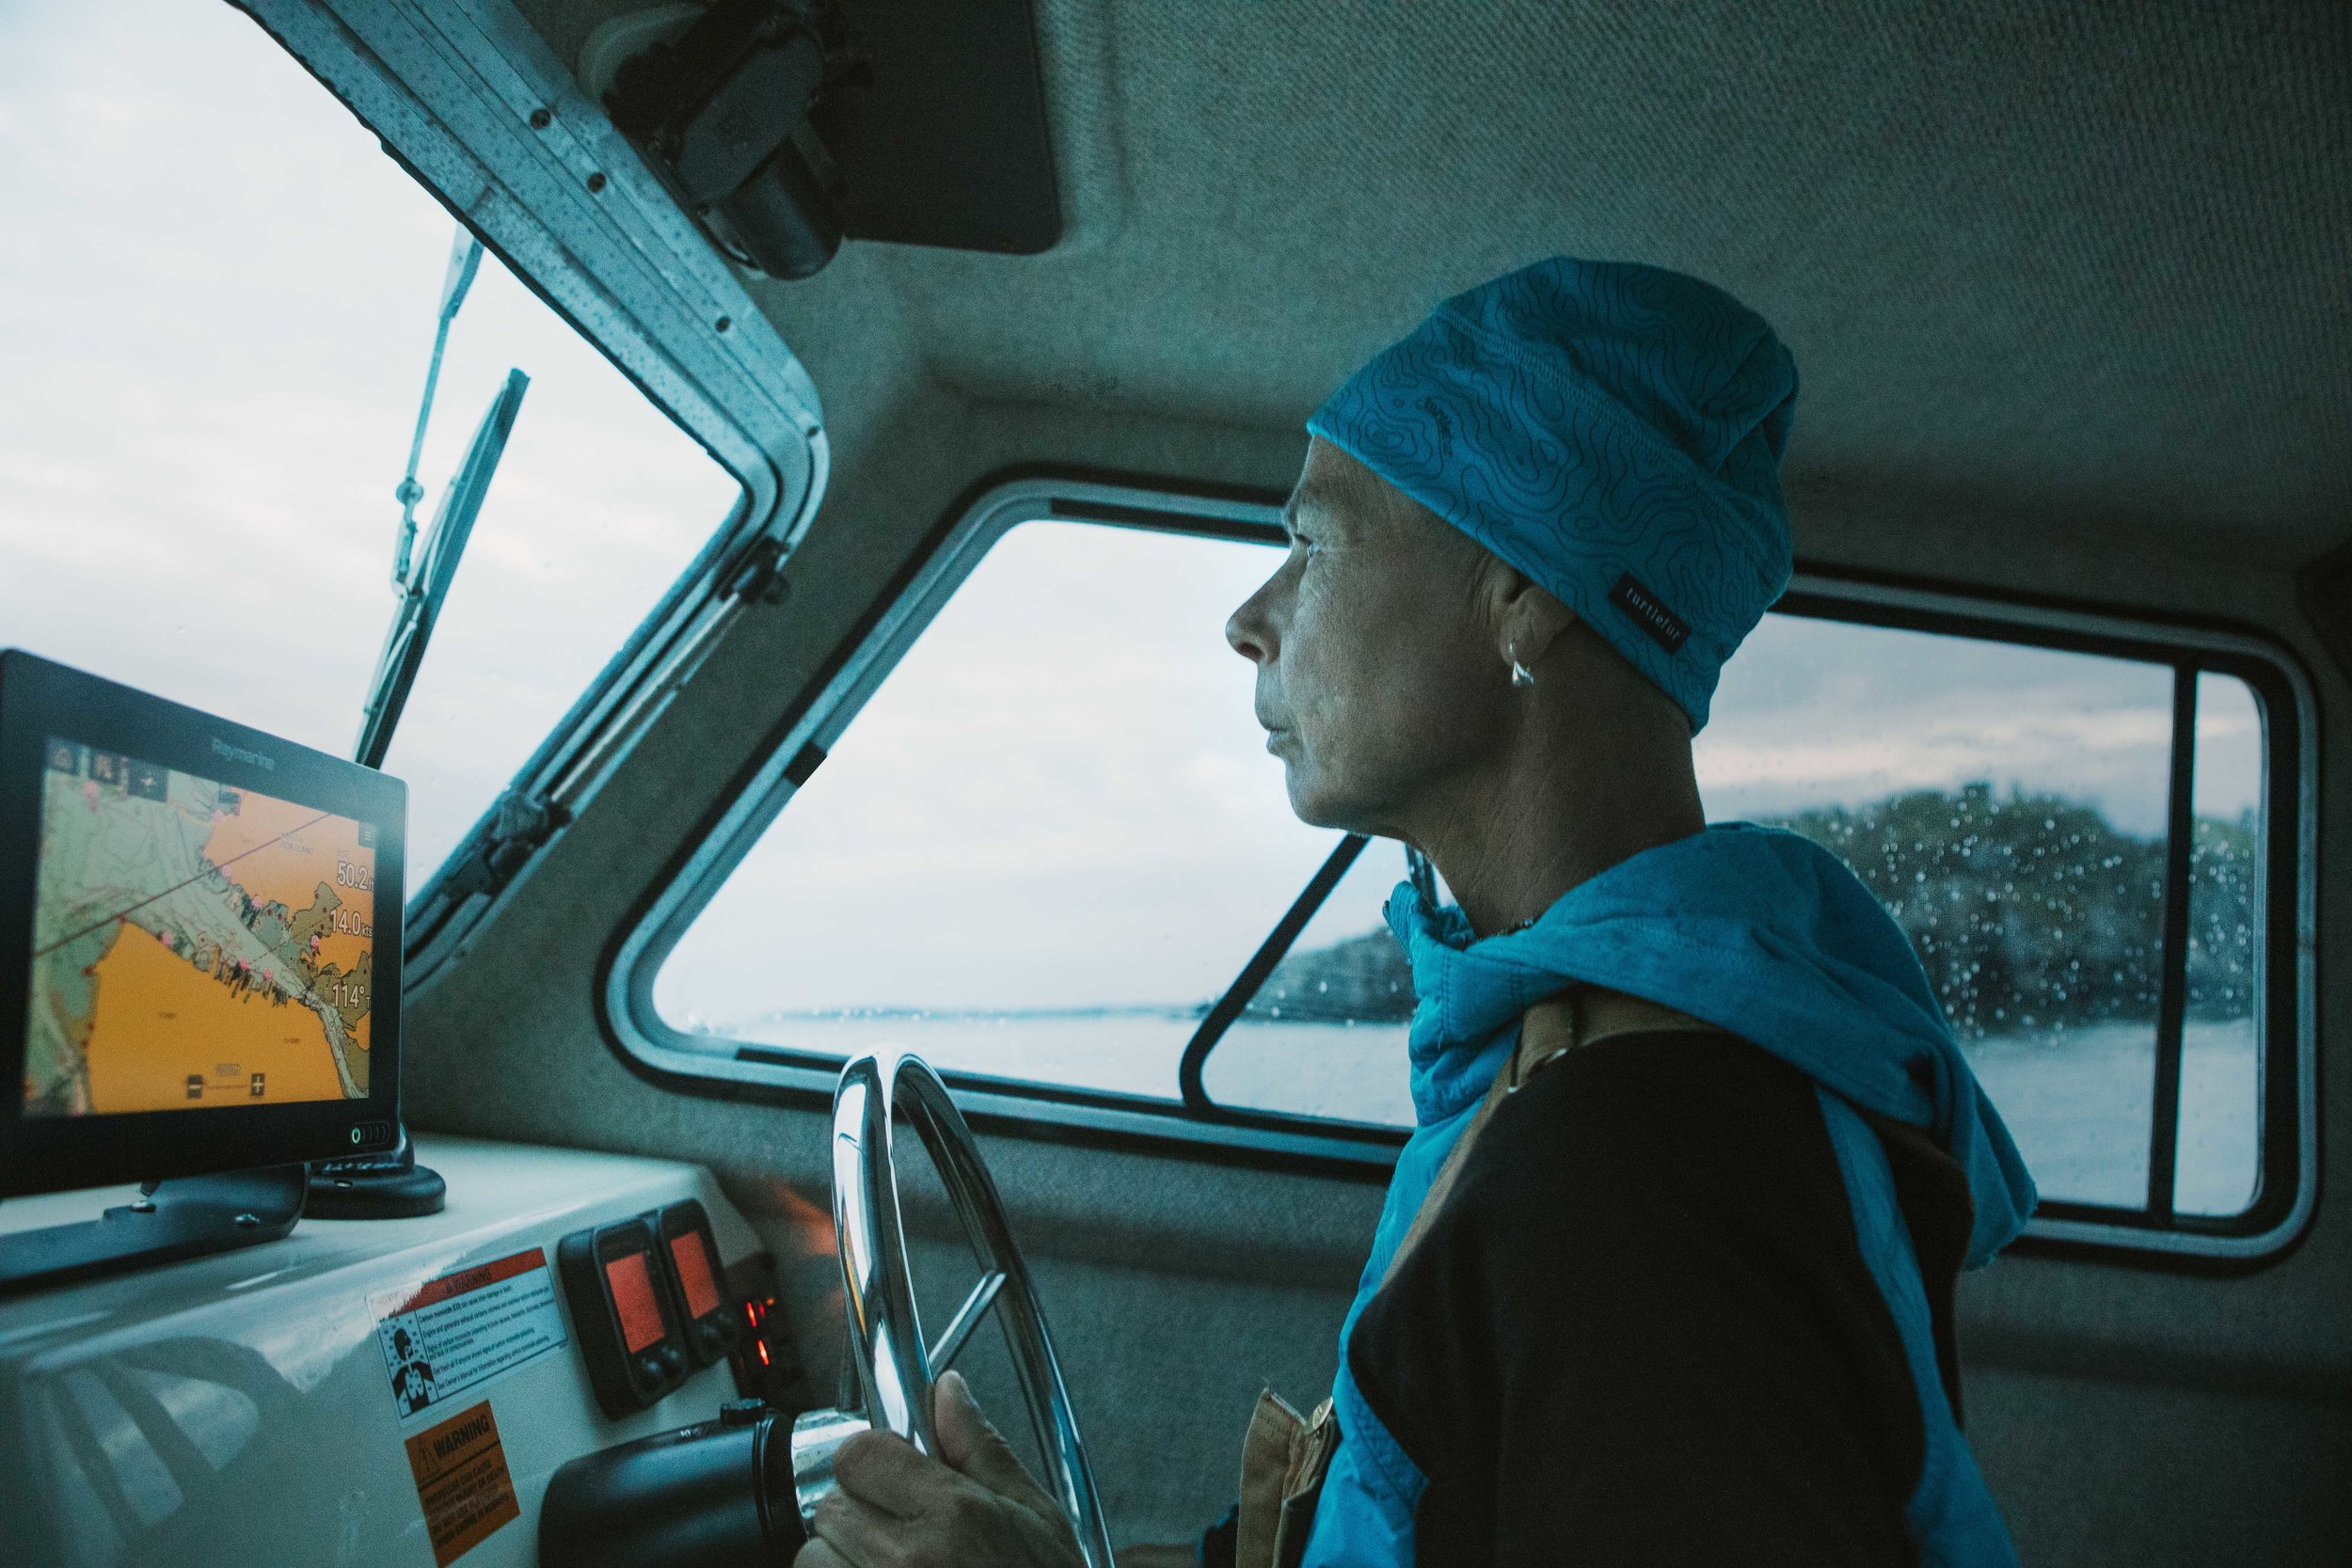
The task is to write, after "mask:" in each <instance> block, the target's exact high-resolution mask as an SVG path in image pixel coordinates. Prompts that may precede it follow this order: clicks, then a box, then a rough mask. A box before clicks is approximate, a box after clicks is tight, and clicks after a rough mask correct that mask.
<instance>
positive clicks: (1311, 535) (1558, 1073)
mask: <svg viewBox="0 0 2352 1568" xmlns="http://www.w3.org/2000/svg"><path fill="white" fill-rule="evenodd" d="M1795 395H1796V372H1795V367H1794V365H1793V363H1792V362H1791V361H1790V359H1789V356H1788V352H1787V350H1786V349H1784V348H1783V347H1782V346H1781V344H1780V342H1779V341H1778V340H1777V339H1776V338H1775V337H1774V336H1773V334H1772V329H1771V328H1770V327H1769V326H1767V325H1765V323H1764V322H1763V321H1762V320H1761V319H1760V318H1758V317H1757V316H1756V315H1755V314H1754V313H1753V312H1751V311H1749V310H1747V309H1745V308H1743V307H1742V306H1740V304H1739V303H1738V302H1737V301H1735V300H1733V299H1731V298H1730V297H1729V296H1728V295H1726V294H1724V293H1722V292H1721V291H1719V290H1716V289H1714V288H1711V287H1709V286H1708V285H1707V284H1704V283H1701V282H1699V281H1697V280H1695V279H1692V278H1689V277H1680V276H1678V275H1677V274H1674V273H1669V272H1663V271H1661V270H1658V269H1655V268H1648V267H1639V266H1629V265H1623V264H1617V263H1606V262H1586V261H1569V260H1565V259H1554V260H1552V261H1545V262H1540V263H1538V264H1536V265H1534V266H1532V267H1528V268H1525V269H1523V270H1521V271H1519V272H1517V273H1513V274H1510V275H1508V276H1506V277H1502V278H1498V279H1496V280H1494V281H1492V282H1490V283H1487V284H1486V285H1483V286H1482V287H1480V288H1478V289H1474V290H1472V291H1470V293H1465V294H1461V295H1458V296H1456V297H1454V298H1453V299H1450V300H1448V301H1446V302H1445V303H1444V304H1443V305H1441V306H1440V307H1439V308H1438V310H1437V311H1436V312H1435V313H1433V314H1432V315H1431V316H1430V318H1429V319H1428V321H1426V322H1424V323H1423V324H1422V326H1421V327H1420V328H1418V329H1417V330H1416V331H1414V332H1413V333H1412V334H1411V335H1409V336H1408V337H1406V339H1405V340H1403V341H1400V342H1398V343H1397V344H1395V345H1393V346H1392V347H1391V348H1389V349H1388V350H1386V351H1384V352H1383V353H1382V354H1381V355H1379V356H1376V357H1375V358H1374V359H1373V360H1372V362H1371V363H1370V364H1368V365H1366V366H1365V367H1364V368H1363V369H1362V370H1361V371H1359V372H1357V373H1356V374H1355V375H1354V376H1353V377H1351V378H1350V379H1349V380H1348V381H1347V382H1346V384H1345V385H1343V387H1342V388H1340V390H1339V391H1338V392H1337V393H1336V394H1335V395H1334V396H1333V397H1332V398H1331V400H1330V401H1329V402H1328V403H1327V404H1325V405H1324V406H1323V407H1322V408H1321V409H1319V410H1317V412H1316V413H1315V415H1314V416H1313V417H1312V418H1311V420H1309V422H1308V429H1309V432H1310V433H1311V441H1310V445H1309V450H1308V455H1307V461H1306V467H1305V469H1304V471H1303V472H1302V473H1301V475H1300V478H1299V482H1298V485H1297V488H1296V489H1295V492H1294V493H1293V495H1292V498H1291V501H1290V504H1289V506H1288V507H1287V508H1286V510H1285V517H1286V521H1287V524H1288V527H1289V531H1290V533H1291V549H1290V552H1289V554H1288V556H1287V557H1286V558H1285V560H1284V562H1283V563H1282V565H1281V568H1280V569H1279V571H1277V572H1276V573H1275V575H1274V576H1273V578H1271V579H1269V580H1268V581H1267V583H1266V584H1265V585H1264V586H1263V588H1261V589H1260V590H1259V591H1258V592H1257V593H1256V594H1253V595H1252V596H1251V597H1250V598H1249V600H1248V602H1247V603H1245V604H1244V605H1243V606H1242V607H1241V608H1240V609H1239V610H1236V611H1235V612H1234V614H1233V616H1232V621H1231V623H1230V624H1229V625H1228V626H1227V632H1226V635H1227V638H1228V640H1229V641H1231V642H1232V645H1233V647H1234V648H1235V649H1236V650H1237V651H1239V652H1240V653H1241V654H1243V655H1244V656H1245V657H1248V658H1249V659H1251V660H1252V661H1253V662H1254V663H1255V664H1256V666H1257V670H1258V680H1257V699H1256V700H1257V715H1258V719H1259V721H1260V722H1261V723H1262V724H1263V725H1264V726H1265V728H1266V731H1267V738H1266V745H1267V747H1268V749H1269V750H1271V751H1272V752H1274V753H1275V754H1276V755H1278V756H1279V757H1281V759H1282V760H1283V763H1284V765H1285V768H1286V777H1287V784H1288V788H1289V792H1290V800H1291V804H1292V807H1293V809H1294V810H1295V812H1296V813H1297V814H1298V816H1300V817H1302V818H1303V819H1305V820H1306V821H1308V822H1311V823H1314V824H1316V825H1318V826H1323V827H1332V828H1344V829H1348V830H1351V831H1355V832H1367V833H1376V834H1381V835H1384V836H1388V837H1392V838H1397V839H1401V840H1403V841H1404V842H1405V843H1406V844H1407V845H1410V846H1412V847H1415V848H1416V849H1418V850H1419V851H1420V852H1421V853H1422V854H1423V855H1424V856H1426V857H1427V859H1428V860H1429V861H1430V862H1431V863H1434V864H1435V866H1436V867H1437V869H1438V871H1439V872H1441V873H1442V874H1443V876H1444V879H1445V881H1446V883H1447V884H1448V886H1449V887H1450V888H1451V889H1452V891H1453V893H1454V897H1455V899H1456V907H1452V908H1446V909H1442V910H1441V909H1437V908H1433V907H1432V906H1431V904H1430V902H1429V900H1428V899H1427V898H1426V897H1425V896H1424V895H1423V894H1422V892H1420V891H1418V890H1416V888H1415V887H1414V886H1412V885H1411V884H1409V883H1408V884H1406V885H1405V886H1401V887H1400V888H1398V890H1397V892H1396V895H1394V896H1393V897H1392V898H1391V902H1390V906H1389V919H1390V923H1391V927H1392V928H1393V929H1394V930H1395V932H1396V934H1397V937H1398V940H1399V941H1400V942H1403V943H1404V944H1405V946H1406V951H1407V952H1408V954H1409V956H1410V958H1411V960H1412V965H1413V977H1414V989H1415V991H1416V993H1417V995H1418V997H1419V1006H1418V1008H1417V1011H1416V1013H1415V1016H1414V1021H1413V1028H1412V1037H1411V1046H1412V1050H1411V1055H1412V1079H1413V1081H1412V1090H1413V1099H1414V1103H1415V1107H1416V1110H1417V1113H1418V1116H1419V1121H1420V1125H1419V1127H1418V1128H1417V1130H1416V1131H1415V1132H1414V1134H1413V1136H1412V1138H1411V1140H1410V1141H1409V1142H1408V1143H1407V1145H1406V1148H1405V1150H1404V1152H1403V1154H1402V1155H1401V1156H1400V1158H1399V1160H1398V1163H1397V1167H1396V1174H1395V1177H1394V1180H1393V1181H1392V1184H1391V1189H1390V1194H1389V1198H1388V1203H1387V1206H1386V1208H1385V1210H1384V1212H1383V1213H1382V1217H1381V1221H1380V1224H1379V1227H1378V1228H1377V1230H1376V1232H1375V1237H1374V1242H1373V1246H1372V1252H1371V1257H1370V1259H1368V1261H1367V1263H1366V1266H1365V1269H1364V1273H1363V1278H1362V1285H1361V1288H1360V1290H1359V1294H1358V1297H1357V1300H1356V1303H1355V1306H1354V1307H1353V1309H1352V1310H1351V1311H1350V1312H1349V1314H1348V1318H1347V1322H1346V1324H1345V1326H1344V1327H1343V1330H1342V1344H1341V1350H1342V1355H1341V1370H1340V1374H1339V1378H1338V1381H1337V1384H1336V1386H1335V1387H1334V1389H1333V1392H1332V1399H1331V1402H1329V1404H1328V1405H1327V1407H1326V1408H1325V1409H1324V1410H1322V1411H1319V1412H1318V1413H1317V1417H1316V1418H1315V1419H1314V1420H1313V1421H1312V1422H1307V1421H1301V1420H1299V1419H1298V1418H1295V1417H1294V1416H1291V1415H1290V1414H1289V1413H1288V1411H1287V1409H1286V1407H1282V1406H1280V1405H1279V1402H1261V1406H1260V1410H1259V1412H1258V1415H1257V1418H1256V1419H1255V1420H1253V1423H1252V1427H1251V1433H1250V1437H1249V1441H1248V1445H1247V1446H1246V1450H1245V1461H1244V1472H1243V1485H1242V1502H1241V1505H1240V1507H1239V1509H1238V1510H1237V1513H1236V1514H1235V1515H1234V1516H1232V1517H1229V1519H1228V1520H1227V1521H1226V1522H1225V1523H1224V1524H1223V1525H1221V1526H1219V1527H1217V1528H1215V1529H1212V1530H1211V1531H1210V1532H1209V1533H1208V1534H1207V1535H1206V1536H1204V1537H1203V1539H1202V1541H1201V1542H1200V1544H1198V1545H1197V1546H1184V1547H1159V1548H1153V1547H1146V1548H1136V1549H1133V1550H1132V1551H1131V1552H1130V1554H1129V1558H1130V1560H1131V1562H1132V1563H1135V1564H1141V1563H1147V1562H1151V1563H1161V1562H1166V1563H1173V1562H1185V1561H1192V1560H1202V1561H1204V1562H1212V1563H1221V1562H1225V1561H1237V1562H1239V1563H1241V1564H1243V1565H1245V1568H1263V1565H1265V1564H1268V1563H1274V1562H1280V1563H1284V1564H1288V1563H1293V1562H1298V1561H1304V1562H1305V1563H1308V1564H1311V1565H1316V1564H1366V1565H1370V1564H1392V1563H1393V1564H1402V1563H1411V1562H1415V1561H1419V1562H1422V1563H1425V1564H1426V1563H1440V1562H1506V1561H1507V1562H1527V1563H1535V1562H1546V1563H1550V1562H1571V1561H1591V1562H1639V1563H1668V1562H1677V1563H1678V1562H1730V1561H1741V1562H1759V1561H1762V1562H1782V1561H1787V1562H1804V1563H1892V1562H1902V1561H1910V1560H1930V1561H1936V1562H1941V1563H1952V1564H1962V1563H1965V1564H1978V1563H2009V1562H2013V1561H2014V1560H2015V1559H2014V1552H2013V1550H2012V1548H2011V1547H2010V1542H2009V1538H2008V1534H2007V1531H2006V1529H2005V1528H2004V1527H2003V1526H2002V1523H2001V1520H2000V1516H1999V1513H1998V1511H1997V1510H1996V1509H1995V1508H1994V1504H1993V1501H1992V1498H1991V1496H1990V1494H1989V1493H1988V1492H1987V1490H1986V1488H1985V1486H1984V1483H1983V1481H1982V1479H1981V1477H1980V1476H1979V1473H1978V1471H1977V1467H1976V1465H1975V1462H1974V1459H1973V1457H1972V1456H1971V1455H1970V1453H1969V1450H1968V1448H1967V1445H1966V1443H1965V1441H1964V1439H1963V1437H1962V1436H1961V1433H1960V1428H1959V1422H1958V1415H1957V1402H1958V1388H1959V1378H1958V1366H1957V1361H1956V1356H1955V1354H1954V1352H1953V1348H1952V1340H1951V1334H1950V1307H1951V1295H1952V1288H1953V1279H1954V1276H1955V1275H1956V1274H1957V1272H1958V1270H1959V1269H1960V1268H1961V1267H1962V1266H1963V1264H1965V1265H1969V1266H1974V1265H1978V1264H1981V1263H1984V1262H1986V1261H1989V1260H1990V1259H1992V1257H1993V1256H1994V1253H1995V1252H1997V1251H1998V1250H1999V1248H2000V1247H2001V1246H2003V1245H2005V1244H2006V1243H2008V1242H2009V1241H2010V1239H2011V1238H2013V1237H2014V1236H2015V1235H2016V1233H2017V1232H2018V1230H2019V1229H2020V1228H2022V1227H2023V1226H2024V1224H2025V1220H2026V1215H2027V1213H2029V1212H2030V1211H2031V1208H2032V1205H2033V1201H2034V1194H2033V1187H2032V1183H2031V1181H2030V1180H2028V1178H2027V1177H2026V1171H2025V1168H2024V1165H2023V1164H2022V1163H2021V1162H2020V1161H2019V1159H2018V1156H2017V1152H2016V1149H2015V1147H2014V1146H2013V1145H2012V1144H2011V1142H2010V1138H2009V1135H2008V1132H2007V1131H2006V1130H2005V1129H2004V1128H2003V1127H2002V1125H2001V1121H2000V1118H1999V1117H1998V1116H1997V1115H1996V1114H1995V1113H1994V1110H1993V1108H1992V1106H1991V1105H1990V1103H1989V1102H1987V1101H1985V1099H1984V1097H1983V1096H1982V1094H1981V1093H1980V1091H1979V1088H1978V1086H1977V1084H1976V1081H1975V1079H1974V1077H1973V1076H1972V1075H1971V1074H1970V1073H1969V1070H1968V1068H1967V1066H1966V1064H1965V1062H1964V1061H1963V1059H1962V1057H1961V1055H1960V1053H1959V1051H1958V1050H1957V1048H1956V1047H1955V1046H1954V1044H1953V1042H1952V1039H1951V1036H1950V1033H1949V1030H1948V1028H1947V1025H1946V1023H1945V1022H1944V1019H1943V1016H1942V1013H1941V1011H1940V1010H1939V1009H1938V1007H1937V1006H1936V1004H1935V1002H1934V999H1933V997H1932V995H1931V992H1930V991H1929V990H1928V986H1927V983H1926V979H1925V976H1924V975H1923V974H1921V972H1920V969H1919V966H1918V963H1917V961H1916V959H1915V958H1914V957H1913V955H1912V952H1911V949H1910V947H1909V945H1908V943H1907V942H1905V940H1904V938H1903V937H1902V935H1901V933H1900V931H1899V929H1898V928H1897V927H1895V925H1894V923H1893V922H1892V920H1890V919H1889V918H1888V917H1887V915H1886V913H1885V911H1883V910H1882V909H1881V908H1879V906H1878V905H1877V904H1876V903H1875V901H1874V900H1872V898H1871V897H1870V895H1869V894H1868V893H1867V891H1866V890H1865V889H1864V888H1863V887H1862V885H1861V884H1860V883H1859V882H1858V881H1857V880H1856V879H1854V878H1853V876H1852V875H1851V873H1850V872H1848V871H1847V870H1846V869H1845V867H1844V866H1843V865H1842V864H1840V863H1838V862H1837V861H1836V860H1835V859H1834V858H1833V857H1831V856H1830V855H1829V854H1827V853H1826V852H1825V851H1823V850H1821V849H1820V848H1818V847H1815V846H1813V845H1811V844H1810V843H1808V842H1806V841H1804V840H1803V839H1799V838H1796V837H1794V836H1793V835H1790V834H1787V833H1782V832H1768V831H1766V830H1762V829H1756V828H1753V827H1748V826H1745V825H1740V824H1735V825H1731V826H1726V827H1717V828H1711V829H1710V828H1708V827H1707V826H1706V822H1705V817H1704V816H1703V813H1702V810H1701V807H1700V802H1699V794H1698V787H1697V784H1696V780H1695V777H1694V774H1693V771H1692V759H1691V740H1692V736H1693V735H1695V734H1696V733H1697V732H1698V730H1699V729H1700V728H1701V727H1702V726H1703V725H1704V724H1705V723H1706V721H1707V715H1708V701H1709V699H1710V697H1711V696H1712V694H1713V691H1714V688H1715V684H1716V680H1717V677H1718V675H1719V674H1720V672H1721V670H1722V667H1723V664H1724V660H1725V659H1726V658H1728V657H1730V656H1731V654H1732V652H1733V650H1734V649H1736V648H1737V647H1738V646H1739V644H1740V641H1741V640H1742V639H1743V638H1744V637H1745V636H1746V635H1747V634H1748V632H1749V631H1751V630H1752V629H1754V627H1755V626H1756V623H1757V622H1758V621H1759V620H1760V619H1761V618H1762V616H1763V614H1764V611H1765V610H1766V609H1767V607H1769V606H1770V605H1771V603H1772V600H1773V599H1775V598H1776V597H1777V596H1778V595H1779V594H1780V592H1781V591H1782V589H1783V588H1784V587H1786V585H1787V583H1788V576H1789V560H1790V553H1789V539H1788V516H1787V510H1786V507H1785V504H1784V502H1783V499H1782V496H1781V489H1780V481H1779V464H1780V457H1781V453H1782V451H1783V450H1784V448H1785V447H1786V444H1787V441H1788V431H1789V423H1790V418H1791V414H1792V410H1793V407H1794V402H1795ZM939 1431H940V1441H941V1449H942V1459H944V1461H945V1463H942V1462H941V1461H939V1460H932V1459H930V1458H926V1457H924V1456H921V1455H918V1454H915V1453H914V1451H913V1450H912V1449H908V1448H907V1447H906V1446H905V1445H904V1444H901V1443H898V1442H897V1440H896V1439H892V1438H889V1437H886V1436H879V1435H878V1436H876V1437H873V1438H870V1439H860V1440H859V1442H858V1443H856V1444H854V1445H852V1446H851V1447H850V1448H847V1449H844V1450H843V1452H842V1454H841V1457H840V1460H839V1463H838V1474H839V1476H840V1479H841V1483H842V1488H843V1492H844V1496H843V1497H839V1498H837V1499H835V1500H834V1501H833V1502H831V1503H829V1504H828V1505H827V1507H826V1509H825V1510H823V1511H821V1512H820V1513H819V1515H818V1541H817V1542H815V1543H813V1544H811V1545H810V1546H809V1547H808V1548H807V1550H806V1551H805V1552H804V1553H803V1557H802V1559H801V1561H802V1563H803V1565H804V1568H830V1565H832V1564H834V1563H835V1562H837V1561H840V1560H848V1561H850V1562H853V1563H857V1564H859V1565H861V1568H883V1565H884V1564H897V1563H927V1562H938V1563H942V1564H945V1563H957V1564H981V1563H997V1562H1004V1563H1015V1562H1022V1563H1026V1562H1067V1561H1069V1560H1072V1548H1071V1546H1070V1544H1069V1542H1068V1537H1067V1531H1066V1530H1065V1529H1064V1528H1063V1527H1062V1525H1061V1523H1060V1520H1059V1516H1058V1514H1057V1512H1056V1511H1055V1509H1054V1507H1053V1505H1052V1504H1051V1502H1050V1501H1049V1500H1047V1499H1046V1498H1045V1497H1044V1496H1043V1494H1042V1493H1041V1492H1040V1491H1039V1490H1038V1489H1037V1488H1036V1487H1035V1486H1034V1485H1033V1484H1031V1483H1029V1482H1028V1481H1027V1480H1026V1478H1025V1477H1024V1476H1022V1475H1021V1473H1020V1467H1019V1465H1017V1463H1015V1462H1014V1461H1013V1460H1012V1458H1011V1455H1010V1453H1009V1450H1008V1449H1005V1448H1004V1447H1003V1445H1002V1444H1001V1442H999V1441H997V1440H996V1439H995V1437H994V1434H993V1433H992V1432H990V1431H989V1430H988V1428H987V1425H986V1423H985V1422H984V1421H983V1420H982V1419H981V1418H980V1417H979V1413H978V1412H977V1410H976V1409H974V1408H973V1407H972V1405H971V1403H970V1400H969V1396H968V1393H967V1392H966V1391H965V1390H964V1389H963V1387H962V1385H961V1381H960V1380H952V1381H950V1382H949V1383H947V1384H946V1385H945V1386H943V1389H942V1393H941V1410H940V1415H939Z"/></svg>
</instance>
